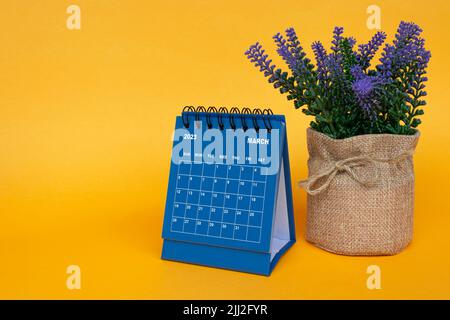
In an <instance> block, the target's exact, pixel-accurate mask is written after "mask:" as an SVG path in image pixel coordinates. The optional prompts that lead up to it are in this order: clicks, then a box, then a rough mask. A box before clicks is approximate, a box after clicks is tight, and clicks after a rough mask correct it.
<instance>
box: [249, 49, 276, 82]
mask: <svg viewBox="0 0 450 320" xmlns="http://www.w3.org/2000/svg"><path fill="white" fill-rule="evenodd" d="M245 55H246V56H247V58H248V59H249V60H250V62H252V63H253V64H254V65H255V67H257V68H259V71H261V72H264V76H265V77H269V76H272V75H273V74H274V69H275V65H273V64H272V60H270V59H269V60H268V59H267V58H268V55H267V54H265V50H263V49H262V46H261V45H260V44H259V42H256V43H255V44H254V45H251V46H250V48H249V49H248V50H247V51H246V52H245ZM269 82H273V81H270V79H269Z"/></svg>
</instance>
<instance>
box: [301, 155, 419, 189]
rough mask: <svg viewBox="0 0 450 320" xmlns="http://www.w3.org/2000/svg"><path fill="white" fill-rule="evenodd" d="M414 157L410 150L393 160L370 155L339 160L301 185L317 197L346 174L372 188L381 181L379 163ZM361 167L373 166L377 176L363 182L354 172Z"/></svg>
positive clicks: (303, 181)
mask: <svg viewBox="0 0 450 320" xmlns="http://www.w3.org/2000/svg"><path fill="white" fill-rule="evenodd" d="M412 155H413V150H408V151H405V152H403V153H401V154H399V155H398V156H396V157H394V158H391V159H381V158H375V157H372V156H370V155H364V156H356V157H350V158H347V159H343V160H338V161H336V162H334V163H333V164H332V165H331V166H330V167H328V168H325V169H323V170H321V171H319V172H318V173H317V174H316V175H314V176H311V177H309V178H308V179H306V180H302V181H300V183H299V185H300V186H301V187H302V188H304V189H305V191H306V192H307V193H308V194H310V195H316V194H319V193H321V192H322V191H324V190H325V189H326V188H328V186H329V185H330V183H331V181H333V179H334V178H335V177H336V175H337V174H338V173H339V172H345V173H347V174H348V175H349V176H350V177H352V178H353V179H354V180H355V181H357V182H358V183H360V184H361V185H363V186H371V185H374V184H375V183H376V182H377V181H378V180H379V179H380V168H379V166H378V163H380V162H383V163H399V162H400V161H402V160H405V159H408V158H409V157H411V156H412ZM361 166H373V167H374V168H375V175H372V176H369V177H368V179H366V180H363V179H362V178H361V177H360V175H359V174H358V172H357V171H355V170H354V168H356V167H361ZM321 179H325V180H324V182H323V183H322V184H321V185H319V186H316V187H314V185H316V184H317V182H318V181H319V180H321Z"/></svg>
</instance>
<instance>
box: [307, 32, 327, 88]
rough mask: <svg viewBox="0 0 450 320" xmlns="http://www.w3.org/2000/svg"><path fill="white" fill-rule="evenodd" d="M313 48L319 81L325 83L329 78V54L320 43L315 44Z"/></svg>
mask: <svg viewBox="0 0 450 320" xmlns="http://www.w3.org/2000/svg"><path fill="white" fill-rule="evenodd" d="M311 48H312V50H313V52H314V55H315V57H316V65H317V78H318V80H319V81H321V82H324V81H326V80H327V78H328V68H327V61H326V60H327V52H326V50H325V48H324V47H323V45H322V43H321V42H320V41H316V42H313V44H312V45H311Z"/></svg>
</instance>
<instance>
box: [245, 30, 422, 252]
mask: <svg viewBox="0 0 450 320" xmlns="http://www.w3.org/2000/svg"><path fill="white" fill-rule="evenodd" d="M421 32H422V30H421V29H420V27H419V26H417V25H416V24H414V23H409V22H401V23H400V26H399V27H398V30H397V33H396V35H395V39H394V41H393V43H392V44H386V45H385V46H384V48H383V51H382V53H381V58H380V61H379V64H378V65H376V66H375V67H371V60H372V58H373V57H374V56H375V54H376V52H377V51H378V49H379V48H380V47H381V46H382V45H383V43H384V41H385V39H386V34H385V33H383V32H377V33H376V34H375V35H374V36H373V38H372V39H371V40H370V41H369V42H368V43H365V44H361V45H358V46H357V45H356V41H355V39H354V38H352V37H345V36H344V35H343V28H341V27H336V28H335V29H334V31H333V39H332V47H331V51H329V52H327V51H326V50H325V48H324V46H323V45H322V43H320V42H318V41H317V42H314V43H313V44H312V50H313V52H314V56H315V61H316V63H315V65H314V64H313V63H312V62H311V60H310V59H308V58H307V57H306V54H305V51H304V50H303V48H302V46H301V45H300V42H299V40H298V38H297V35H296V33H295V31H294V29H292V28H289V29H287V30H286V36H283V35H281V34H280V33H278V34H276V35H275V36H274V37H273V38H274V40H275V43H276V45H277V52H278V54H279V55H280V56H281V57H282V58H283V60H284V61H285V62H286V64H287V65H288V67H289V69H290V72H289V73H288V72H284V71H282V70H281V69H278V68H276V66H275V65H274V64H273V63H272V61H271V60H270V59H269V58H268V55H267V54H266V53H265V51H264V50H263V49H262V46H261V45H260V44H259V43H256V44H254V45H252V46H251V47H250V48H249V50H248V51H247V52H246V55H247V57H248V58H249V59H250V61H251V62H252V63H253V64H254V65H255V66H256V67H258V68H259V69H260V71H261V72H263V73H264V76H265V77H267V78H268V80H269V82H270V83H272V84H273V86H274V88H277V89H279V91H280V92H281V93H282V94H287V98H288V100H292V101H293V102H294V106H295V107H296V108H301V109H302V111H303V113H305V114H306V115H309V116H313V117H314V119H313V120H312V121H311V123H310V128H308V129H307V145H308V152H309V160H308V169H309V177H308V179H307V180H304V181H301V182H300V185H301V186H303V187H304V188H305V190H306V192H307V193H308V195H307V198H308V200H307V211H308V212H307V230H306V238H307V240H308V241H310V242H312V243H314V244H315V245H317V246H319V247H321V248H323V249H326V250H328V251H331V252H335V253H339V254H346V255H392V254H396V253H398V252H400V251H401V250H402V249H403V248H405V247H406V246H407V245H408V244H409V243H410V241H411V240H412V232H413V207H414V169H413V160H412V154H413V152H414V149H415V147H416V144H417V141H418V139H419V131H418V130H417V127H418V125H419V124H420V119H419V118H418V117H419V116H421V115H423V113H424V111H423V108H422V107H423V106H425V104H426V103H425V100H424V97H425V96H426V91H424V89H425V82H426V81H427V78H426V77H425V73H426V68H427V65H428V62H429V60H430V56H431V55H430V52H429V51H427V50H426V49H425V42H424V39H423V38H422V37H421Z"/></svg>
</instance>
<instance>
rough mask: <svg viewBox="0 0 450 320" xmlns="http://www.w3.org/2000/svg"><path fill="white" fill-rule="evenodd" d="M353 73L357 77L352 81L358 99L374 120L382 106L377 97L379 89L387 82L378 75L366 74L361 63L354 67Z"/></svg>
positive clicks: (360, 105)
mask: <svg viewBox="0 0 450 320" xmlns="http://www.w3.org/2000/svg"><path fill="white" fill-rule="evenodd" d="M351 74H352V76H353V78H354V79H355V80H354V82H353V83H352V90H353V93H354V94H355V97H356V101H357V102H358V105H359V107H360V108H361V109H362V110H363V111H364V113H365V114H366V115H367V116H368V117H369V118H370V119H371V120H372V121H373V120H375V118H376V113H377V109H378V108H379V106H380V104H379V100H378V97H377V94H378V91H379V89H381V85H383V84H386V83H387V82H386V80H385V79H383V78H382V77H379V76H378V75H375V76H369V75H367V74H365V73H364V71H363V69H362V67H361V66H360V65H356V66H354V67H352V69H351Z"/></svg>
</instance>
